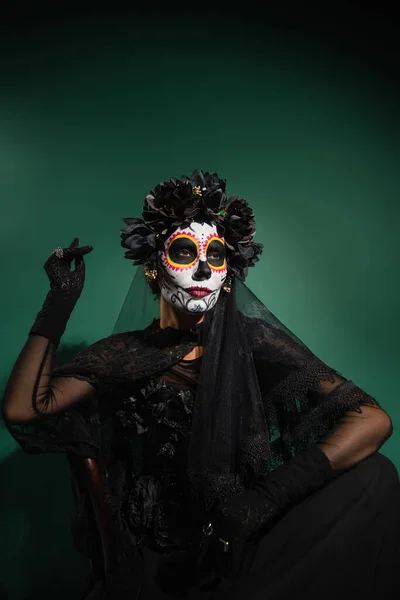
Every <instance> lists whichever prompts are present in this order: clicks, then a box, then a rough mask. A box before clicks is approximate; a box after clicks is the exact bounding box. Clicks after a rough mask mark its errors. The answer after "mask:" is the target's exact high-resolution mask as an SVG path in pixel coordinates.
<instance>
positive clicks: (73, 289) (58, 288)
mask: <svg viewBox="0 0 400 600" xmlns="http://www.w3.org/2000/svg"><path fill="white" fill-rule="evenodd" d="M92 250H93V246H81V247H79V239H78V238H74V239H73V241H72V242H71V244H70V245H69V246H68V248H63V249H62V252H60V257H58V256H57V253H56V252H53V253H52V254H51V256H49V258H48V259H47V261H46V262H45V264H44V270H45V271H46V273H47V276H48V278H49V281H50V288H51V291H52V292H55V293H56V294H57V295H58V294H60V295H62V296H65V297H70V298H71V297H72V298H73V297H75V298H76V299H78V298H79V296H80V295H81V293H82V290H83V285H84V282H85V261H84V259H83V257H84V255H85V254H88V253H89V252H91V251H92ZM73 261H75V269H74V270H71V265H72V262H73Z"/></svg>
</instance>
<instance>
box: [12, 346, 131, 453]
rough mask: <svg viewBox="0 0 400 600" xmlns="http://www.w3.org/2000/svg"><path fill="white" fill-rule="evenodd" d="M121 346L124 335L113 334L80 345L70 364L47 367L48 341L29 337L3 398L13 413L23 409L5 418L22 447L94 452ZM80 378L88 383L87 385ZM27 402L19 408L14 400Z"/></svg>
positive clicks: (32, 450) (102, 428) (108, 408)
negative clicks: (84, 345)
mask: <svg viewBox="0 0 400 600" xmlns="http://www.w3.org/2000/svg"><path fill="white" fill-rule="evenodd" d="M42 347H43V348H42ZM126 347H127V339H126V336H125V335H123V334H116V335H114V336H110V337H108V338H104V339H102V340H100V341H98V342H96V343H94V344H92V345H91V346H89V347H88V348H86V349H84V350H82V351H81V352H79V353H78V354H77V355H76V356H75V358H74V359H73V360H72V361H71V362H70V363H68V364H66V365H64V366H62V367H59V368H56V369H52V354H54V350H53V351H51V352H50V351H49V350H51V342H49V341H48V340H46V339H44V338H42V337H38V336H31V337H30V338H29V339H28V342H27V345H26V347H25V348H24V350H23V352H22V353H21V356H20V358H19V360H18V361H17V363H16V366H15V367H14V370H13V373H12V375H11V377H10V381H9V385H8V389H7V390H6V397H5V403H6V402H7V401H8V402H9V403H10V404H12V405H13V406H14V407H15V408H14V409H13V411H14V413H15V414H16V415H19V414H25V412H26V414H27V417H25V416H23V417H17V418H8V419H7V418H6V417H5V421H6V424H7V427H8V429H9V431H10V433H11V435H12V436H13V437H14V438H15V439H16V440H17V442H18V443H19V444H20V445H21V447H22V448H23V449H24V450H25V451H27V452H30V453H41V452H67V453H70V452H71V453H75V454H78V455H81V456H87V457H92V458H95V457H98V456H99V451H100V446H102V447H104V443H103V438H104V436H105V434H106V424H107V423H108V417H109V413H110V411H111V410H112V406H111V403H110V397H111V394H112V392H115V384H114V379H115V377H114V373H115V371H116V370H117V366H116V365H117V362H118V357H121V355H123V353H124V351H125V350H126ZM24 353H25V354H26V356H25V355H24ZM42 354H43V358H41V357H42ZM82 382H87V383H89V384H90V386H87V388H86V387H85V386H82ZM86 390H88V391H86ZM29 398H30V400H29ZM27 401H28V402H30V404H31V407H29V406H27V408H28V410H26V409H24V411H22V410H19V409H18V403H21V404H22V403H24V405H25V404H27ZM8 412H9V413H10V414H12V411H8ZM4 414H5V415H7V410H5V411H4ZM29 415H31V416H29Z"/></svg>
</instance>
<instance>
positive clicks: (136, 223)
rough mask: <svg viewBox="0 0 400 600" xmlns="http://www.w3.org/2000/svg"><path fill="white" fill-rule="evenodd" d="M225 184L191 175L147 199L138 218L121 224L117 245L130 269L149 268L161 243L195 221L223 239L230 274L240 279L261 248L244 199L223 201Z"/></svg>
mask: <svg viewBox="0 0 400 600" xmlns="http://www.w3.org/2000/svg"><path fill="white" fill-rule="evenodd" d="M225 190H226V180H225V179H219V177H218V175H217V173H208V172H206V173H203V172H202V171H193V173H192V176H191V177H185V176H183V177H182V178H181V179H175V178H172V179H170V180H169V181H163V182H162V183H160V184H159V185H157V187H156V188H155V189H154V190H151V192H150V194H148V195H147V196H146V199H145V202H144V206H143V212H142V217H143V218H142V219H130V218H127V219H124V222H125V223H126V226H125V227H123V228H122V229H121V246H122V247H123V248H127V249H128V250H127V252H125V258H128V259H130V260H131V261H132V262H133V264H134V265H141V264H150V263H152V262H153V261H154V260H155V258H156V256H157V253H158V252H159V251H163V250H164V240H165V239H167V237H169V235H170V234H171V233H172V232H173V231H174V230H175V229H177V228H180V229H183V228H185V227H187V226H188V225H190V223H192V222H193V221H200V222H207V223H215V224H216V227H217V230H218V233H219V235H220V236H221V237H223V238H224V239H225V245H226V250H227V265H228V273H229V274H230V275H231V276H234V277H237V278H238V279H240V280H242V281H243V280H244V279H245V278H246V276H247V270H248V268H249V267H252V266H253V265H254V264H255V263H256V262H257V261H258V260H259V256H260V255H261V253H262V251H263V246H262V244H257V243H256V242H253V237H254V234H255V231H256V225H255V221H254V213H253V211H252V210H251V208H250V207H249V205H248V204H247V202H246V200H244V199H243V198H239V197H238V196H231V197H229V198H228V197H227V195H226V193H225Z"/></svg>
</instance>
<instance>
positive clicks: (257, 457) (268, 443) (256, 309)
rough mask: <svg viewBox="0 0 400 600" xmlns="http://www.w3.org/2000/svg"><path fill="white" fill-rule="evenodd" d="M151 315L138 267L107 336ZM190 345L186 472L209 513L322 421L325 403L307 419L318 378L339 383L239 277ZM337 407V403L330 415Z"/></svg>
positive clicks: (154, 313)
mask: <svg viewBox="0 0 400 600" xmlns="http://www.w3.org/2000/svg"><path fill="white" fill-rule="evenodd" d="M158 316H159V298H158V297H157V295H155V294H153V293H152V291H151V290H150V288H149V286H148V284H147V282H146V280H145V276H144V272H143V269H142V268H141V267H138V268H137V271H136V274H135V276H134V278H133V282H132V284H131V286H130V289H129V291H128V294H127V297H126V299H125V302H124V304H123V306H122V309H121V312H120V314H119V316H118V319H117V321H116V324H115V327H114V333H118V332H124V331H132V330H135V329H143V328H144V327H146V326H147V325H148V324H150V323H151V321H152V320H154V319H156V318H158ZM199 344H200V345H202V346H204V354H203V360H202V367H201V371H200V376H199V381H198V386H197V393H196V403H195V409H194V413H193V420H192V432H191V440H190V447H189V453H188V464H187V470H188V475H189V479H190V482H191V486H192V493H193V498H194V500H196V499H197V500H198V501H199V502H200V503H201V504H203V502H204V507H205V508H206V509H209V508H210V507H211V506H212V505H213V504H214V502H215V501H216V500H224V499H226V498H228V497H231V496H232V495H233V494H236V493H241V492H242V491H243V489H244V488H245V487H248V486H249V485H251V483H252V482H253V481H254V480H255V479H256V478H258V477H261V476H263V475H265V473H267V472H268V471H270V470H271V469H273V468H274V467H275V466H277V464H279V463H281V462H283V461H284V460H285V459H287V458H290V456H292V455H293V454H294V453H295V452H296V450H301V449H303V448H305V447H307V445H309V444H310V443H311V442H312V441H315V439H316V438H317V437H318V436H319V435H321V434H322V433H323V432H324V431H325V430H326V429H327V428H328V427H329V426H331V425H332V424H333V422H334V419H335V410H334V408H333V409H332V412H331V414H328V413H329V408H328V407H326V413H327V415H325V417H326V416H328V417H329V418H324V415H323V411H321V410H317V411H316V413H315V415H314V416H313V412H312V410H311V409H312V408H313V406H312V403H313V402H314V403H316V404H317V403H318V398H319V396H318V394H319V392H321V397H322V396H323V393H322V387H321V385H322V384H321V382H322V381H325V383H326V385H327V386H328V387H327V388H326V389H327V390H328V388H329V384H330V385H331V387H332V389H333V388H334V387H335V385H334V383H335V382H336V384H339V383H343V382H344V381H345V380H344V379H343V378H342V377H341V376H339V375H338V374H337V372H336V371H334V370H333V369H331V368H330V367H328V366H327V365H325V364H324V363H323V362H322V361H320V360H319V359H318V358H317V357H315V356H314V355H313V354H312V352H311V351H310V350H309V349H308V348H307V346H305V345H304V344H303V343H302V342H301V341H300V340H299V339H298V338H297V337H296V336H295V335H294V334H293V333H292V332H291V331H290V330H289V329H288V328H287V327H285V326H284V325H283V323H281V321H279V319H278V318H277V317H275V315H274V314H273V313H272V312H271V311H270V310H269V309H268V308H267V307H266V306H265V305H264V304H263V303H262V302H261V300H259V299H258V298H257V297H256V296H255V295H254V294H253V293H252V292H251V291H250V289H249V288H248V287H247V286H246V285H245V284H244V283H243V282H241V281H239V280H234V281H233V285H232V289H231V292H230V293H226V292H225V291H223V292H221V295H220V298H219V300H218V302H217V304H216V306H215V307H214V308H213V309H212V310H211V311H209V312H208V313H206V317H205V320H204V323H203V324H202V326H201V335H200V340H199ZM312 393H314V397H312ZM331 408H332V407H331ZM344 408H345V407H344V406H342V405H341V404H340V406H339V408H338V411H339V412H340V411H343V410H344ZM302 412H304V413H306V415H307V416H304V418H303V419H302V418H300V413H302ZM297 413H298V414H297ZM296 414H297V417H296ZM337 414H338V413H336V416H337ZM284 415H286V417H287V419H286V421H285V416H284ZM292 420H293V422H292ZM294 423H295V427H294ZM292 426H293V427H292ZM296 428H297V429H296Z"/></svg>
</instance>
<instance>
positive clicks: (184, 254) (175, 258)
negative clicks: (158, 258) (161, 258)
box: [166, 234, 199, 269]
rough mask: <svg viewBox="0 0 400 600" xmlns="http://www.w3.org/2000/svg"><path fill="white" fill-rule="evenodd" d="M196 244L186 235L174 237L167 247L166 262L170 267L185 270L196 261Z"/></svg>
mask: <svg viewBox="0 0 400 600" xmlns="http://www.w3.org/2000/svg"><path fill="white" fill-rule="evenodd" d="M198 254H199V252H198V244H197V241H196V240H195V239H193V238H192V237H191V236H190V235H187V234H178V235H176V236H175V237H174V238H173V239H172V240H171V242H170V244H169V245H168V248H167V251H166V260H167V263H168V264H169V265H171V266H172V267H178V268H181V269H182V268H186V267H189V266H191V265H193V263H195V262H196V260H197V259H198Z"/></svg>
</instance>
